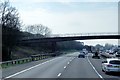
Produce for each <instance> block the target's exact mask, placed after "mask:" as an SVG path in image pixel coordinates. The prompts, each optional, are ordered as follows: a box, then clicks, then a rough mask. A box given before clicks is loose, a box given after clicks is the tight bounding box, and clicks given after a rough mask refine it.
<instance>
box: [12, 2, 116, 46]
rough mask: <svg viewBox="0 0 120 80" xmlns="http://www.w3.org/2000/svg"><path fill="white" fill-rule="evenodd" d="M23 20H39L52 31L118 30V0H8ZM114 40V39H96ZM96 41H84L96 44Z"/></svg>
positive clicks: (113, 41)
mask: <svg viewBox="0 0 120 80" xmlns="http://www.w3.org/2000/svg"><path fill="white" fill-rule="evenodd" d="M10 2H11V4H12V6H14V7H16V9H18V12H19V13H20V18H21V20H22V21H23V24H25V25H30V24H43V25H45V26H48V27H49V28H50V29H51V30H52V33H53V34H66V33H97V32H118V0H10ZM99 42H100V44H104V43H106V42H108V43H113V44H117V40H99ZM99 42H98V41H85V43H86V44H89V45H90V44H96V43H99Z"/></svg>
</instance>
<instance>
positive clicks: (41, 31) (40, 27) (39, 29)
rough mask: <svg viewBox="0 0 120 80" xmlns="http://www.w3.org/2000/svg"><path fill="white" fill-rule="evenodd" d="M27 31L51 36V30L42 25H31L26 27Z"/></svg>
mask: <svg viewBox="0 0 120 80" xmlns="http://www.w3.org/2000/svg"><path fill="white" fill-rule="evenodd" d="M26 31H27V32H30V33H33V34H40V35H43V36H45V37H47V36H49V35H50V34H51V30H50V29H49V28H48V27H46V26H43V25H42V24H37V25H29V26H27V27H26Z"/></svg>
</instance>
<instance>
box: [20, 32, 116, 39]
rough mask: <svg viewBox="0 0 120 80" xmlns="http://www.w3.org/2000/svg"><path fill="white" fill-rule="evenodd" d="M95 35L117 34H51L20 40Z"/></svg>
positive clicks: (114, 33)
mask: <svg viewBox="0 0 120 80" xmlns="http://www.w3.org/2000/svg"><path fill="white" fill-rule="evenodd" d="M97 35H118V32H104V33H101V32H99V33H98V32H97V33H72V34H51V35H49V36H47V37H37V36H32V37H24V38H22V40H26V39H36V38H49V37H51V38H54V37H75V36H97Z"/></svg>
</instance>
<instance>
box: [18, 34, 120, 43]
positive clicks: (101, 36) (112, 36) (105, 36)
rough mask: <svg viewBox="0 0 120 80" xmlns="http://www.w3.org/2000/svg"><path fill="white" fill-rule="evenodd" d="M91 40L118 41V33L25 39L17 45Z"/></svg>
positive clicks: (61, 35) (59, 35)
mask: <svg viewBox="0 0 120 80" xmlns="http://www.w3.org/2000/svg"><path fill="white" fill-rule="evenodd" d="M92 39H120V34H118V33H116V32H115V33H79V34H78V33H77V34H54V35H50V36H48V37H43V38H40V37H37V36H35V37H25V38H23V39H21V41H20V42H19V43H40V42H61V41H72V40H92Z"/></svg>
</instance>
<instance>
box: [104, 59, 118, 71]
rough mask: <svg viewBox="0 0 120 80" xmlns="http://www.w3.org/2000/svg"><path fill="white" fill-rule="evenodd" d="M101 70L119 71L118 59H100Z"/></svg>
mask: <svg viewBox="0 0 120 80" xmlns="http://www.w3.org/2000/svg"><path fill="white" fill-rule="evenodd" d="M102 71H103V72H105V73H109V72H120V59H119V58H108V59H106V60H104V61H102Z"/></svg>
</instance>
